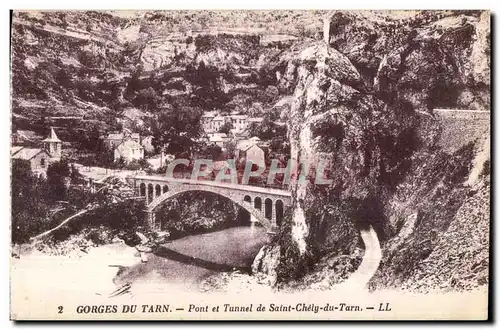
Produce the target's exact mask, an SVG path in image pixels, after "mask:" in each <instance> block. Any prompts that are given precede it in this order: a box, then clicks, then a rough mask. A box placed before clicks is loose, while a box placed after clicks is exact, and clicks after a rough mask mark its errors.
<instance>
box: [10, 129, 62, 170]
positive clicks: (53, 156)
mask: <svg viewBox="0 0 500 330" xmlns="http://www.w3.org/2000/svg"><path fill="white" fill-rule="evenodd" d="M42 143H43V148H27V147H24V146H13V147H12V148H11V158H12V161H13V162H18V163H26V164H28V165H29V167H30V169H31V171H32V172H33V173H35V174H37V175H45V174H46V173H47V168H48V166H49V164H50V163H52V162H55V161H59V160H60V159H61V152H62V141H61V140H60V139H59V138H58V137H57V135H56V132H55V131H54V128H51V129H50V133H49V136H48V137H47V138H46V139H45V140H43V141H42Z"/></svg>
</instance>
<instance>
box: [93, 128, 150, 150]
mask: <svg viewBox="0 0 500 330" xmlns="http://www.w3.org/2000/svg"><path fill="white" fill-rule="evenodd" d="M101 139H102V140H103V146H104V148H105V149H106V150H109V151H112V150H115V148H116V147H118V146H119V145H120V144H121V143H122V142H124V141H126V140H132V141H135V142H137V143H140V142H141V136H140V135H139V133H131V132H127V131H123V132H114V133H109V134H108V135H107V136H103V137H101Z"/></svg>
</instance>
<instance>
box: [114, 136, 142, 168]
mask: <svg viewBox="0 0 500 330" xmlns="http://www.w3.org/2000/svg"><path fill="white" fill-rule="evenodd" d="M114 159H115V162H116V161H118V160H120V159H123V160H124V161H125V162H126V163H130V162H132V161H134V160H141V159H144V147H143V146H142V145H141V144H140V143H139V142H137V141H135V140H132V139H128V140H125V141H123V142H122V143H120V144H119V145H118V146H117V147H116V148H115V150H114Z"/></svg>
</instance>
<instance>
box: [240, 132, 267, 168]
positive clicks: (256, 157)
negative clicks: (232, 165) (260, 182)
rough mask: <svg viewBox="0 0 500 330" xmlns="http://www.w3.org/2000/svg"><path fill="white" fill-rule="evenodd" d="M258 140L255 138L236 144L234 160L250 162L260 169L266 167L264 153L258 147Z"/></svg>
mask: <svg viewBox="0 0 500 330" xmlns="http://www.w3.org/2000/svg"><path fill="white" fill-rule="evenodd" d="M259 142H260V139H259V138H257V137H254V138H250V139H248V140H241V141H239V142H238V143H237V144H236V151H235V152H236V155H235V157H236V159H238V161H240V162H241V161H246V162H249V161H250V162H252V163H253V164H257V165H258V166H260V167H265V166H266V158H265V152H264V150H262V148H260V147H259V146H258V143H259Z"/></svg>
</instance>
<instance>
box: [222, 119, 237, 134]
mask: <svg viewBox="0 0 500 330" xmlns="http://www.w3.org/2000/svg"><path fill="white" fill-rule="evenodd" d="M233 128H234V127H233V124H232V123H231V122H230V121H226V122H225V123H224V125H222V126H221V128H220V129H219V133H226V134H229V133H230V132H231V130H232V129H233Z"/></svg>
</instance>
